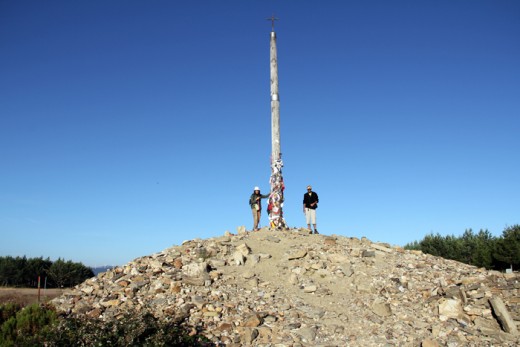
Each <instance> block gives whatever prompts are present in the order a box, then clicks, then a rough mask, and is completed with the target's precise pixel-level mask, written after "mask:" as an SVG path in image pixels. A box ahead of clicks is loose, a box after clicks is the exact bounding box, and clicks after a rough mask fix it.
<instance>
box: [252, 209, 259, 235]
mask: <svg viewBox="0 0 520 347" xmlns="http://www.w3.org/2000/svg"><path fill="white" fill-rule="evenodd" d="M251 212H252V213H253V231H254V230H256V229H257V227H258V211H257V210H256V209H255V208H252V209H251Z"/></svg>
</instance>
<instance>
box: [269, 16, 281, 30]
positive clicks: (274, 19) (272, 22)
mask: <svg viewBox="0 0 520 347" xmlns="http://www.w3.org/2000/svg"><path fill="white" fill-rule="evenodd" d="M279 19H280V18H276V17H275V16H274V14H273V15H272V16H271V17H269V18H266V20H270V21H271V31H274V21H276V20H279Z"/></svg>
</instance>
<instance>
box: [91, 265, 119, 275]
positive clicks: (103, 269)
mask: <svg viewBox="0 0 520 347" xmlns="http://www.w3.org/2000/svg"><path fill="white" fill-rule="evenodd" d="M114 267H115V266H113V265H105V266H98V267H91V269H92V272H93V273H94V276H97V275H98V274H100V273H102V272H106V271H108V270H110V269H113V268H114Z"/></svg>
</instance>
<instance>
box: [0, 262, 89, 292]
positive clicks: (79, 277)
mask: <svg viewBox="0 0 520 347" xmlns="http://www.w3.org/2000/svg"><path fill="white" fill-rule="evenodd" d="M93 276H94V273H93V272H92V269H91V268H89V267H86V266H85V265H83V264H82V263H75V262H72V261H71V260H68V261H65V260H63V259H61V258H59V259H58V260H56V261H54V262H53V261H51V260H49V258H47V259H43V258H42V257H40V258H29V259H28V258H27V257H25V256H23V257H11V256H7V257H0V285H2V286H10V287H29V288H34V287H37V286H38V277H40V279H41V283H40V285H41V287H43V286H44V282H45V278H46V279H47V282H46V285H47V287H48V288H53V287H73V286H75V285H76V284H79V283H81V282H83V281H85V280H86V279H87V278H90V277H93Z"/></svg>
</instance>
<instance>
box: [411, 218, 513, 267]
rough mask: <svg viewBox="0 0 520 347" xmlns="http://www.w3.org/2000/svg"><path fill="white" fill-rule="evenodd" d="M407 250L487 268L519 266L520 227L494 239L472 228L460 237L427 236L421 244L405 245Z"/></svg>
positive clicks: (487, 233)
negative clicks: (475, 231)
mask: <svg viewBox="0 0 520 347" xmlns="http://www.w3.org/2000/svg"><path fill="white" fill-rule="evenodd" d="M404 248H405V249H409V250H420V251H422V252H424V253H428V254H431V255H435V256H439V257H443V258H446V259H453V260H457V261H460V262H463V263H466V264H470V265H474V266H478V267H485V268H486V269H494V270H504V269H508V268H513V269H515V270H518V268H519V267H520V225H518V224H517V225H513V226H511V227H507V228H505V229H504V231H503V232H502V235H501V236H500V237H494V236H492V235H491V233H490V232H489V231H488V230H487V229H486V230H480V231H479V232H478V233H474V232H473V231H472V230H471V229H467V230H466V231H464V233H463V234H462V236H459V237H456V236H454V235H447V236H441V235H440V234H439V233H437V234H433V233H431V234H429V235H426V236H425V237H424V239H422V240H421V241H414V242H412V243H408V244H406V245H405V246H404Z"/></svg>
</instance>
